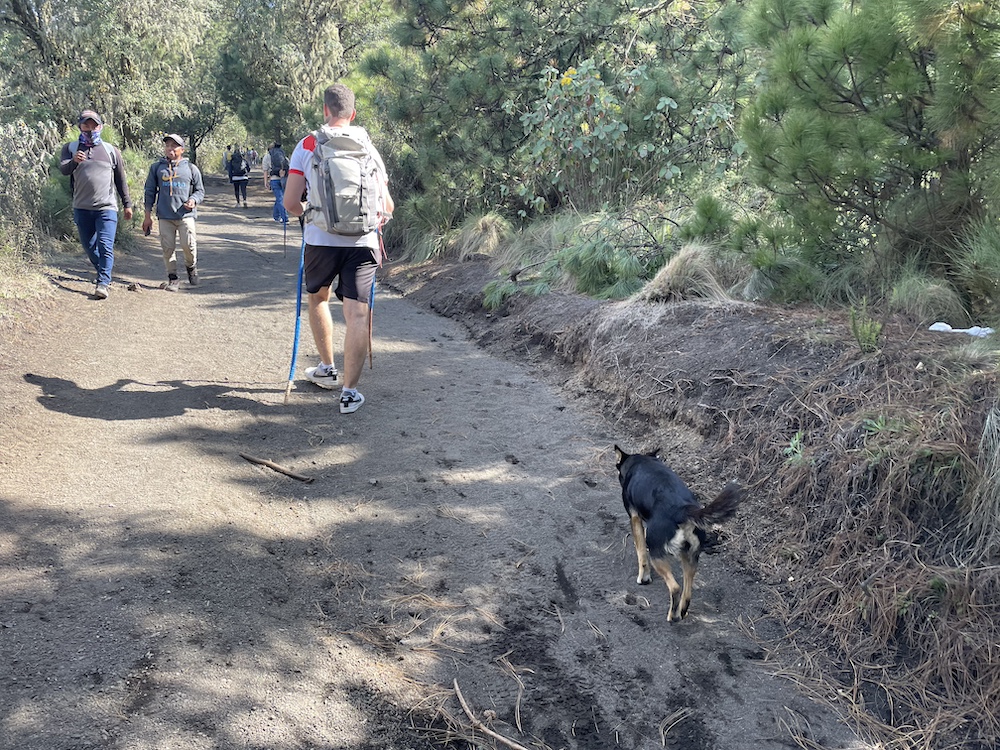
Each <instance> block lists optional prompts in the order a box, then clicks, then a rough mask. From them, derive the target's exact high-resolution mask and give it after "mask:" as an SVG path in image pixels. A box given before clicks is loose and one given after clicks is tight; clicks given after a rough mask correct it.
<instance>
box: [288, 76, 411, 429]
mask: <svg viewBox="0 0 1000 750" xmlns="http://www.w3.org/2000/svg"><path fill="white" fill-rule="evenodd" d="M356 114H357V113H356V112H355V109H354V92H353V91H352V90H351V89H349V88H348V87H347V86H345V85H343V84H340V83H336V84H333V85H332V86H330V87H329V88H327V90H326V92H325V93H324V96H323V115H324V117H325V118H326V122H325V124H324V125H323V127H322V128H321V129H320V130H319V131H317V132H316V133H312V134H310V135H308V136H306V137H305V138H303V139H302V140H301V141H299V143H298V144H297V145H296V146H295V150H294V151H293V152H292V158H291V161H290V165H289V169H288V185H287V189H286V190H285V208H286V209H288V212H289V213H290V214H292V215H293V216H302V215H303V214H305V216H306V224H305V227H304V235H303V241H304V243H305V251H304V252H305V264H304V265H305V287H306V291H307V292H308V294H309V305H308V307H309V328H310V329H311V331H312V334H313V340H314V341H315V342H316V349H317V350H318V352H319V356H320V363H319V364H318V365H317V366H316V367H309V368H307V369H306V371H305V372H306V377H307V378H309V380H311V381H312V382H313V383H315V384H316V385H318V386H319V387H320V388H328V389H333V388H336V386H337V368H336V367H335V366H334V362H333V316H332V315H331V313H330V305H329V302H330V291H331V286H332V285H333V282H334V280H335V279H336V280H337V286H336V289H335V290H334V293H335V294H336V295H337V298H338V299H339V300H341V301H342V302H343V313H344V323H345V325H346V328H347V330H346V333H345V335H344V380H343V387H342V390H341V394H340V411H341V413H342V414H351V413H353V412H355V411H357V410H358V409H359V408H360V407H361V405H362V404H363V403H364V402H365V397H364V396H363V395H361V392H360V391H358V389H357V386H358V381H359V380H360V379H361V370H362V369H363V367H364V362H365V355H366V354H367V353H368V344H369V341H368V316H369V312H370V311H369V307H368V305H369V294H370V290H371V289H372V287H373V284H374V282H375V269H376V268H377V267H378V266H381V265H382V249H381V237H380V230H381V226H382V224H384V223H385V222H386V221H388V220H389V219H390V218H391V217H392V211H393V209H394V208H395V205H394V203H393V200H392V197H391V196H390V195H389V189H388V184H389V180H388V177H387V176H386V170H385V164H384V162H383V161H382V157H381V156H380V155H379V153H378V151H377V150H376V149H375V146H374V145H373V144H372V143H371V139H370V138H369V137H368V133H367V132H366V131H365V129H364V128H361V127H359V126H357V125H352V124H351V121H352V120H354V118H355V115H356ZM331 133H347V134H349V136H350V137H352V138H354V139H356V140H357V141H358V142H360V143H362V144H364V147H365V151H366V152H367V154H368V155H369V156H370V157H371V159H372V161H373V163H374V165H375V169H376V176H377V181H378V187H379V192H380V195H379V196H378V198H379V200H378V201H377V203H378V205H379V210H378V216H377V223H376V226H377V228H376V229H374V230H372V231H369V232H366V233H364V234H358V235H347V234H337V233H335V232H332V231H325V230H324V229H322V228H320V226H317V225H316V222H317V221H319V219H318V217H317V212H316V210H315V209H313V208H312V207H313V206H317V205H319V203H320V196H319V195H318V193H319V192H320V190H319V188H318V186H317V185H314V184H312V182H313V181H316V180H317V177H316V176H315V175H316V174H317V173H316V172H314V171H313V169H312V164H313V157H314V153H315V152H316V149H317V148H318V147H319V146H318V141H317V136H319V137H321V138H324V139H325V138H326V137H327V135H328V134H331ZM303 194H305V195H306V197H307V201H306V203H303V202H302V200H301V198H302V195H303ZM307 206H308V207H310V208H309V210H308V211H307V210H306V208H307Z"/></svg>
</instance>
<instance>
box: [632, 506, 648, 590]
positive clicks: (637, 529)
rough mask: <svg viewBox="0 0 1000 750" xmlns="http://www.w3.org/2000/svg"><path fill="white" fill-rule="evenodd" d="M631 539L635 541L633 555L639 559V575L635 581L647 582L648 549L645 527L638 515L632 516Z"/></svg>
mask: <svg viewBox="0 0 1000 750" xmlns="http://www.w3.org/2000/svg"><path fill="white" fill-rule="evenodd" d="M631 520H632V541H633V542H634V543H635V556H636V557H637V558H638V559H639V575H638V577H637V578H636V579H635V582H636V583H649V581H650V580H651V577H650V573H649V549H648V548H647V547H646V527H645V526H643V524H642V519H641V518H639V516H632V517H631Z"/></svg>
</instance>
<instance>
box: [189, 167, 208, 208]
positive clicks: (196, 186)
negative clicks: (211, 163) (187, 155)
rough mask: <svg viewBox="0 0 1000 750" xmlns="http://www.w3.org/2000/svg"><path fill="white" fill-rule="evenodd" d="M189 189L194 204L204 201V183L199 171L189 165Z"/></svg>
mask: <svg viewBox="0 0 1000 750" xmlns="http://www.w3.org/2000/svg"><path fill="white" fill-rule="evenodd" d="M189 163H190V162H189ZM191 188H192V192H191V198H193V199H194V202H195V204H199V203H202V202H203V201H204V200H205V181H204V180H203V179H202V178H201V170H200V169H198V167H196V166H195V165H194V164H191Z"/></svg>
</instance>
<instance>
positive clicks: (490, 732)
mask: <svg viewBox="0 0 1000 750" xmlns="http://www.w3.org/2000/svg"><path fill="white" fill-rule="evenodd" d="M455 695H456V696H457V697H458V702H459V703H461V704H462V710H464V711H465V715H466V716H468V717H469V721H471V722H472V726H473V727H475V728H476V729H478V730H479V731H480V732H482V733H483V734H485V735H488V736H490V737H492V738H493V739H495V740H496V741H497V742H502V743H503V744H504V745H506V746H507V747H510V748H513V749H514V750H528V748H526V747H525V746H524V745H519V744H518V743H516V742H514V740H509V739H507V738H506V737H504V736H503V735H502V734H497V733H496V732H494V731H493V730H492V729H490V728H489V727H487V726H486V725H485V724H483V722H481V721H480V720H479V719H477V718H476V717H475V714H473V713H472V709H471V708H469V704H468V703H466V702H465V696H463V695H462V691H461V690H460V689H459V687H458V680H455Z"/></svg>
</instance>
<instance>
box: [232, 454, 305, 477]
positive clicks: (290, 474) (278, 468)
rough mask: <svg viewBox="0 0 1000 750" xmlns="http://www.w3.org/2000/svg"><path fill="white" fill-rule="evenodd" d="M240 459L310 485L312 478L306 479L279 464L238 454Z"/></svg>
mask: <svg viewBox="0 0 1000 750" xmlns="http://www.w3.org/2000/svg"><path fill="white" fill-rule="evenodd" d="M240 457H241V458H245V459H246V460H247V461H249V462H250V463H252V464H259V465H261V466H266V467H267V468H269V469H274V471H276V472H278V473H279V474H284V475H285V476H286V477H291V478H292V479H298V480H299V481H300V482H305V483H306V484H312V482H313V480H314V477H307V476H305V475H303V474H296V473H295V472H294V471H292V470H291V469H286V468H285V467H284V466H281V465H280V464H276V463H274V461H268V460H267V459H266V458H257V457H256V456H251V455H248V454H246V453H240Z"/></svg>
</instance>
